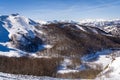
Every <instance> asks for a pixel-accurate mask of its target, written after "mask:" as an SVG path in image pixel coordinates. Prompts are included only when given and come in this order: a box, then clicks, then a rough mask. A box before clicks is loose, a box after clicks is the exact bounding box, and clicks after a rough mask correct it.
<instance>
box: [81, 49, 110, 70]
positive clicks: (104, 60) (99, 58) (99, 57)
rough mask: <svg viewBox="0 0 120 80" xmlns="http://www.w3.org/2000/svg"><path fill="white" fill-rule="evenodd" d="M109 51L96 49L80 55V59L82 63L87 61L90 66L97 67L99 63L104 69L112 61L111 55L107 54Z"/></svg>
mask: <svg viewBox="0 0 120 80" xmlns="http://www.w3.org/2000/svg"><path fill="white" fill-rule="evenodd" d="M111 53H112V50H111V49H107V50H102V51H98V52H96V53H93V54H90V55H86V56H84V57H82V61H83V63H87V64H88V65H89V66H90V67H92V68H97V66H98V65H99V66H100V67H101V68H102V69H104V68H105V67H106V66H107V65H108V64H109V63H110V62H111V61H112V59H111V57H110V56H109V55H110V54H111Z"/></svg>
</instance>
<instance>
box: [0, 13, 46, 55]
mask: <svg viewBox="0 0 120 80" xmlns="http://www.w3.org/2000/svg"><path fill="white" fill-rule="evenodd" d="M37 25H40V23H38V22H35V21H33V20H31V19H29V18H26V17H24V16H20V15H19V14H11V15H2V16H0V55H5V56H9V57H12V56H16V57H20V56H21V55H22V56H23V55H25V54H26V52H24V51H22V50H20V49H18V48H16V47H15V45H19V44H22V45H29V44H32V39H33V40H34V39H35V37H36V33H35V31H38V30H37V29H36V28H35V26H37ZM38 32H40V33H42V31H38ZM10 40H12V41H13V42H11V41H10ZM18 43H19V44H18ZM43 47H46V45H44V46H43Z"/></svg>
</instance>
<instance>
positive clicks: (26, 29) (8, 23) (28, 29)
mask: <svg viewBox="0 0 120 80" xmlns="http://www.w3.org/2000/svg"><path fill="white" fill-rule="evenodd" d="M0 22H1V23H2V26H3V27H4V28H5V29H6V30H7V31H8V32H9V38H11V36H12V35H14V34H15V35H19V36H20V34H26V35H28V36H30V37H31V38H32V37H33V38H34V36H35V34H34V33H33V31H34V26H35V25H37V23H36V22H35V21H33V20H31V19H29V18H25V17H23V16H20V15H19V14H11V15H9V16H7V15H4V16H0ZM18 39H19V38H18Z"/></svg>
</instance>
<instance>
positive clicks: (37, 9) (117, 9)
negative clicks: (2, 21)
mask: <svg viewBox="0 0 120 80" xmlns="http://www.w3.org/2000/svg"><path fill="white" fill-rule="evenodd" d="M12 13H19V14H20V15H23V16H26V17H29V18H31V19H35V20H46V21H48V20H81V19H99V18H100V19H116V18H120V0H0V15H4V14H12Z"/></svg>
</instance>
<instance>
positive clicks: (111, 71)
mask: <svg viewBox="0 0 120 80" xmlns="http://www.w3.org/2000/svg"><path fill="white" fill-rule="evenodd" d="M114 54H116V55H114V56H113V57H114V59H113V60H112V61H111V62H110V63H109V65H108V66H107V68H106V69H105V70H103V71H102V72H101V73H100V74H99V75H98V77H97V78H101V79H111V80H112V79H113V80H119V78H120V51H116V52H115V53H114Z"/></svg>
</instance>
